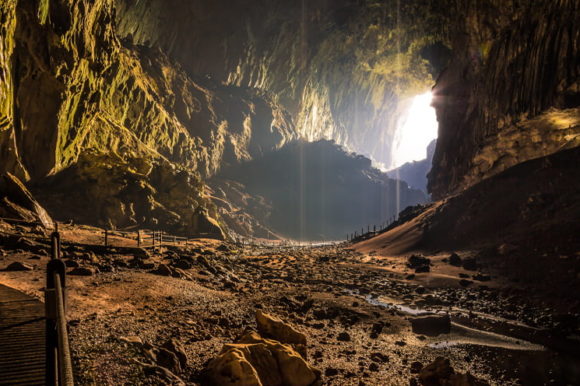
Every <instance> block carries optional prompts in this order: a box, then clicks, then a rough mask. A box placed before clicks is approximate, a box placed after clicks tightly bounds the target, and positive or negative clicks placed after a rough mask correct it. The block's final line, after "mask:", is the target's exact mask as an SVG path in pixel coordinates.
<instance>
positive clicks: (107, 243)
mask: <svg viewBox="0 0 580 386" xmlns="http://www.w3.org/2000/svg"><path fill="white" fill-rule="evenodd" d="M108 246H109V230H108V229H105V247H108Z"/></svg>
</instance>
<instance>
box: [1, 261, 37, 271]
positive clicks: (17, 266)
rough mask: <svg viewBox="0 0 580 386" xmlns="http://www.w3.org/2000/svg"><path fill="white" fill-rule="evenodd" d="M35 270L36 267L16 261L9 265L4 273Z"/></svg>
mask: <svg viewBox="0 0 580 386" xmlns="http://www.w3.org/2000/svg"><path fill="white" fill-rule="evenodd" d="M33 269H34V267H33V266H32V265H30V264H27V263H21V262H19V261H15V262H13V263H11V264H9V265H8V266H7V267H6V268H4V271H11V272H15V271H32V270H33Z"/></svg>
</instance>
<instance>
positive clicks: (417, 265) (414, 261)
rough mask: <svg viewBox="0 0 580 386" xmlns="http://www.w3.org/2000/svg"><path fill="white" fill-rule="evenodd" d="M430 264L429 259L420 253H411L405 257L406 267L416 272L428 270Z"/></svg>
mask: <svg viewBox="0 0 580 386" xmlns="http://www.w3.org/2000/svg"><path fill="white" fill-rule="evenodd" d="M430 265H431V260H430V259H428V258H426V257H423V256H420V255H412V256H410V257H409V258H408V259H407V267H409V268H411V269H414V270H415V272H416V273H421V272H429V271H430V267H429V266H430Z"/></svg>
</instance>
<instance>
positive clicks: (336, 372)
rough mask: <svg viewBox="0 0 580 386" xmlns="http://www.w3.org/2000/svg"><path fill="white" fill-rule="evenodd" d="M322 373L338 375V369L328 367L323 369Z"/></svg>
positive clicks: (329, 375) (330, 375)
mask: <svg viewBox="0 0 580 386" xmlns="http://www.w3.org/2000/svg"><path fill="white" fill-rule="evenodd" d="M324 375H325V376H327V377H334V376H335V375H338V369H335V368H334V367H329V368H327V369H326V370H324Z"/></svg>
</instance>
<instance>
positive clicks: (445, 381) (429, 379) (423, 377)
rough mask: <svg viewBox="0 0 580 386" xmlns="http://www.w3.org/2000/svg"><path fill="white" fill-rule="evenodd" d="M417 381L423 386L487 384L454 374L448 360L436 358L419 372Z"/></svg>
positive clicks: (467, 375)
mask: <svg viewBox="0 0 580 386" xmlns="http://www.w3.org/2000/svg"><path fill="white" fill-rule="evenodd" d="M419 380H420V381H421V384H422V385H424V386H483V385H487V383H485V382H482V381H480V380H478V379H476V378H474V377H473V376H472V375H471V374H469V373H467V374H456V373H455V370H454V369H453V367H451V364H450V363H449V359H445V358H443V357H437V358H436V359H435V361H434V362H433V363H431V364H429V365H427V366H425V367H424V368H423V369H421V370H420V372H419Z"/></svg>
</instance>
